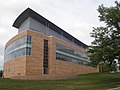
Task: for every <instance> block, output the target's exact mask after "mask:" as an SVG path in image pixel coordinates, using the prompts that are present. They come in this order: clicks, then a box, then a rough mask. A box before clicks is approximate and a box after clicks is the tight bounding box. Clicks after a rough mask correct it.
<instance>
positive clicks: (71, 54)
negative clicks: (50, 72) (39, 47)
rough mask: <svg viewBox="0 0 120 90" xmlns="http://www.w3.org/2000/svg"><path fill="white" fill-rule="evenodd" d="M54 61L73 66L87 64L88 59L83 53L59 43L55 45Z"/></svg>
mask: <svg viewBox="0 0 120 90" xmlns="http://www.w3.org/2000/svg"><path fill="white" fill-rule="evenodd" d="M56 59H58V60H63V61H67V62H72V63H75V64H87V62H89V57H88V56H87V55H85V54H84V53H81V52H80V51H77V50H74V49H71V48H69V47H67V46H64V45H62V44H59V43H57V44H56Z"/></svg>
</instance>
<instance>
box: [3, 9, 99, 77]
mask: <svg viewBox="0 0 120 90" xmlns="http://www.w3.org/2000/svg"><path fill="white" fill-rule="evenodd" d="M13 27H16V28H18V34H17V35H16V36H14V37H13V38H12V39H10V40H9V41H8V42H7V44H6V46H5V55H4V56H5V57H4V58H5V59H4V61H5V62H4V77H5V78H29V79H32V78H39V79H56V78H66V77H72V76H74V75H78V74H86V73H94V72H98V69H97V68H93V67H89V66H87V63H88V62H89V57H88V56H87V55H86V53H85V49H86V48H87V45H86V44H84V43H82V42H81V41H79V40H78V39H76V38H75V37H73V36H72V35H70V34H69V33H67V32H66V31H64V30H62V29H61V28H59V27H58V26H56V25H55V24H53V23H52V22H50V21H49V20H47V19H45V18H44V17H42V16H41V15H39V14H38V13H36V12H35V11H33V10H31V9H30V8H27V9H26V10H25V11H24V12H22V13H21V14H20V15H19V16H18V18H17V19H16V20H15V22H14V24H13Z"/></svg>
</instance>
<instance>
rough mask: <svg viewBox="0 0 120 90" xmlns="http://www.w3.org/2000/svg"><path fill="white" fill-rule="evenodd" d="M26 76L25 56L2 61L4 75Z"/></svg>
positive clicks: (7, 76)
mask: <svg viewBox="0 0 120 90" xmlns="http://www.w3.org/2000/svg"><path fill="white" fill-rule="evenodd" d="M14 76H26V57H24V56H22V57H17V58H15V59H13V60H10V61H7V62H6V63H4V77H5V78H9V77H14Z"/></svg>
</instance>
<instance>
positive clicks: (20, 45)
mask: <svg viewBox="0 0 120 90" xmlns="http://www.w3.org/2000/svg"><path fill="white" fill-rule="evenodd" d="M31 38H32V37H31V36H30V35H26V36H24V37H22V38H20V39H17V40H15V41H14V42H12V43H11V44H10V45H9V46H7V47H6V48H5V54H4V55H5V62H6V61H9V60H11V59H13V58H16V57H19V56H26V55H31V48H32V44H31Z"/></svg>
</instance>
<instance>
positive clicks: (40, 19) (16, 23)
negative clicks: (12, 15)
mask: <svg viewBox="0 0 120 90" xmlns="http://www.w3.org/2000/svg"><path fill="white" fill-rule="evenodd" d="M28 17H31V18H33V19H35V20H36V21H38V22H40V23H42V24H43V25H45V26H46V24H47V23H48V24H49V28H50V29H52V30H54V31H55V32H57V33H59V34H62V35H63V36H64V37H66V38H67V39H69V40H71V41H74V42H75V43H76V44H78V45H79V46H83V47H84V48H87V47H88V46H87V45H86V44H84V43H82V42H81V41H79V40H78V39H76V38H75V37H73V36H72V35H70V34H69V33H67V32H66V31H64V30H63V29H61V28H60V27H58V26H57V25H55V24H54V23H52V22H51V21H49V20H47V19H46V18H44V17H43V16H41V15H40V14H38V13H36V12H35V11H33V10H32V9H30V8H27V9H26V10H25V11H23V12H22V13H21V14H20V15H19V16H18V17H17V19H16V20H15V21H14V23H13V25H12V26H13V27H16V28H19V27H20V26H21V24H22V23H23V22H24V21H25V20H26V19H27V18H28Z"/></svg>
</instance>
